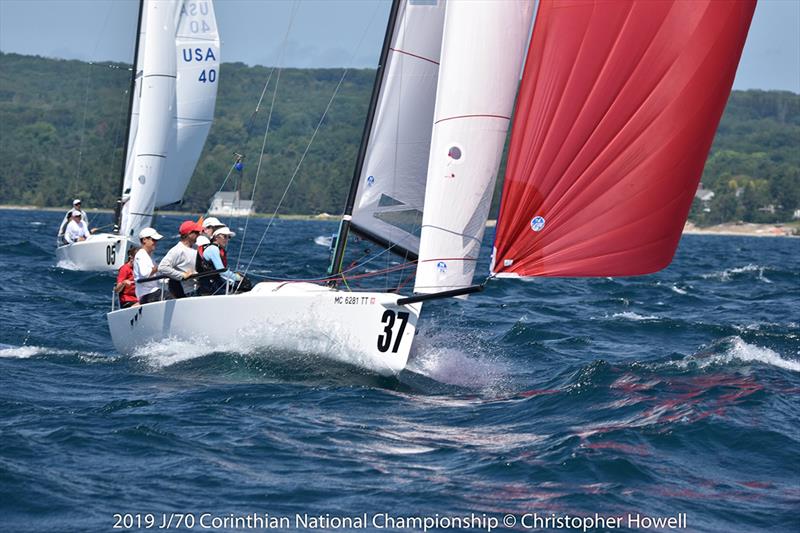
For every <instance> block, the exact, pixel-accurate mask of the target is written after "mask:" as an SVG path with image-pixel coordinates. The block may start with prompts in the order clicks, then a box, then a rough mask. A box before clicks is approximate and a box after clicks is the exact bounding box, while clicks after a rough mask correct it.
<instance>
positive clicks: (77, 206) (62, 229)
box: [58, 198, 97, 244]
mask: <svg viewBox="0 0 800 533" xmlns="http://www.w3.org/2000/svg"><path fill="white" fill-rule="evenodd" d="M73 211H80V213H81V218H82V219H83V221H84V222H86V227H87V228H88V227H89V217H88V216H87V215H86V211H84V210H83V209H81V201H80V200H79V199H78V198H76V199H74V200H73V201H72V209H70V210H69V211H67V212H66V213H65V214H64V220H62V221H61V226H59V228H58V244H67V242H66V240H65V239H64V234H65V233H66V231H67V225H68V224H69V223H70V221H71V220H72V213H73ZM95 231H97V229H94V230H92V231H90V233H94V232H95Z"/></svg>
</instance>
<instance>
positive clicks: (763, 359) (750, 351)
mask: <svg viewBox="0 0 800 533" xmlns="http://www.w3.org/2000/svg"><path fill="white" fill-rule="evenodd" d="M725 342H726V344H727V348H726V349H725V351H724V352H723V353H721V354H717V355H713V356H711V357H702V356H701V357H698V356H695V355H692V356H689V357H687V358H685V359H683V360H681V361H676V362H675V365H676V366H678V367H679V368H687V367H689V366H697V367H698V368H707V367H709V366H714V365H725V364H730V363H736V362H743V363H761V364H765V365H770V366H774V367H777V368H782V369H784V370H791V371H792V372H800V361H796V360H793V359H784V358H783V357H781V355H780V354H779V353H778V352H776V351H775V350H771V349H769V348H764V347H761V346H756V345H754V344H748V343H747V342H745V341H744V340H743V339H742V338H741V337H739V336H735V337H730V338H728V339H726V341H725Z"/></svg>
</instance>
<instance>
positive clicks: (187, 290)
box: [158, 220, 203, 298]
mask: <svg viewBox="0 0 800 533" xmlns="http://www.w3.org/2000/svg"><path fill="white" fill-rule="evenodd" d="M202 231H203V227H202V226H201V225H200V224H198V223H197V222H192V221H191V220H186V221H184V222H183V223H182V224H181V226H180V228H179V229H178V233H179V234H180V241H178V244H176V245H175V246H173V247H172V248H170V250H169V252H167V255H165V256H164V258H163V259H162V260H161V262H160V263H159V264H158V272H159V274H166V275H167V276H169V292H170V293H171V294H172V296H173V298H185V297H186V296H191V295H193V294H194V292H195V285H194V281H193V280H187V279H186V278H188V277H189V276H191V275H192V274H194V269H195V263H196V262H197V250H195V249H194V248H193V246H194V244H195V241H196V240H197V237H198V236H199V235H200V232H202Z"/></svg>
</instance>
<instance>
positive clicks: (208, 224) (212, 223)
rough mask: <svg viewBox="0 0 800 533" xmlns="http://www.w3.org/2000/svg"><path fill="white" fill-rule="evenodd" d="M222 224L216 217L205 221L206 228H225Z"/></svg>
mask: <svg viewBox="0 0 800 533" xmlns="http://www.w3.org/2000/svg"><path fill="white" fill-rule="evenodd" d="M224 225H225V224H223V223H222V222H220V221H219V219H218V218H215V217H208V218H207V219H205V220H204V221H203V227H204V228H213V227H214V226H224Z"/></svg>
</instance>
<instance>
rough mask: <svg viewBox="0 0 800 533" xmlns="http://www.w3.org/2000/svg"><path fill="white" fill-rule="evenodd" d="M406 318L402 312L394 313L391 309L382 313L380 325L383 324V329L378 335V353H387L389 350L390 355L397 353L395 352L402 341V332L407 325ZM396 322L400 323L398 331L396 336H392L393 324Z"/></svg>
mask: <svg viewBox="0 0 800 533" xmlns="http://www.w3.org/2000/svg"><path fill="white" fill-rule="evenodd" d="M408 316H409V314H408V313H406V312H403V311H401V312H399V313H395V312H394V311H392V310H391V309H387V310H386V311H384V313H383V318H381V324H384V325H385V327H384V328H383V332H382V333H381V334H380V335H378V350H379V351H381V352H387V351H389V348H391V349H392V353H397V350H399V349H400V341H402V340H403V332H404V331H405V329H406V324H408ZM397 321H399V322H400V329H399V331H398V332H397V335H394V324H395V322H397ZM393 336H394V338H395V341H394V345H392V337H393Z"/></svg>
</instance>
